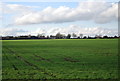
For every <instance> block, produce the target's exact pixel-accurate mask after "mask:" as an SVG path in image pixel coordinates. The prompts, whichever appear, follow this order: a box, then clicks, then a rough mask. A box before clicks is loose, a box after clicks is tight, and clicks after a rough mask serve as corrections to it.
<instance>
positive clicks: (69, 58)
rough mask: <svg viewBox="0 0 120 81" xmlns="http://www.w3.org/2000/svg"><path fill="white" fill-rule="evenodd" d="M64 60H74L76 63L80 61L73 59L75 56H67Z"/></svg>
mask: <svg viewBox="0 0 120 81" xmlns="http://www.w3.org/2000/svg"><path fill="white" fill-rule="evenodd" d="M64 60H65V61H68V62H74V63H75V62H80V61H78V60H75V59H73V58H71V57H65V58H64Z"/></svg>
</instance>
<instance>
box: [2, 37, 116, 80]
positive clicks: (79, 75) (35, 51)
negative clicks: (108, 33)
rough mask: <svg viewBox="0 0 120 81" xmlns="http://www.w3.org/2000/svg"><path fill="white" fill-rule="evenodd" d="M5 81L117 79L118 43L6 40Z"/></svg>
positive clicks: (3, 66) (113, 40) (101, 41)
mask: <svg viewBox="0 0 120 81" xmlns="http://www.w3.org/2000/svg"><path fill="white" fill-rule="evenodd" d="M2 44H3V47H2V78H3V79H117V78H118V39H45V40H3V41H2Z"/></svg>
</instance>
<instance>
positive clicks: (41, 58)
mask: <svg viewBox="0 0 120 81" xmlns="http://www.w3.org/2000/svg"><path fill="white" fill-rule="evenodd" d="M33 55H34V56H35V57H37V58H39V59H40V60H41V61H42V60H43V61H47V62H52V61H51V60H50V59H45V58H43V57H41V56H39V55H36V54H33ZM52 63H53V62H52Z"/></svg>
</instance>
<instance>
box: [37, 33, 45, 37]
mask: <svg viewBox="0 0 120 81" xmlns="http://www.w3.org/2000/svg"><path fill="white" fill-rule="evenodd" d="M37 37H38V38H44V37H45V35H44V33H42V34H38V35H37Z"/></svg>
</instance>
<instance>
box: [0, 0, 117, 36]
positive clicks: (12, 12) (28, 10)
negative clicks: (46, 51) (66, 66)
mask: <svg viewBox="0 0 120 81" xmlns="http://www.w3.org/2000/svg"><path fill="white" fill-rule="evenodd" d="M116 2H117V0H109V1H108V0H101V1H100V0H99V2H96V1H94V0H92V1H90V0H89V1H81V2H75V1H74V2H10V1H8V2H1V3H0V5H2V7H0V12H2V13H0V14H1V16H0V20H2V23H0V35H2V36H4V35H14V36H15V35H28V34H32V35H37V34H38V33H43V34H45V35H50V34H53V35H55V34H56V33H58V32H60V33H62V34H65V35H66V34H68V33H76V34H77V35H79V34H80V33H82V34H84V35H91V36H93V35H97V34H101V35H110V36H114V35H117V33H118V31H117V30H118V21H117V19H118V3H116Z"/></svg>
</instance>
